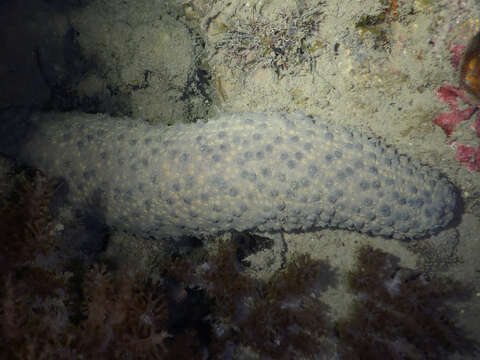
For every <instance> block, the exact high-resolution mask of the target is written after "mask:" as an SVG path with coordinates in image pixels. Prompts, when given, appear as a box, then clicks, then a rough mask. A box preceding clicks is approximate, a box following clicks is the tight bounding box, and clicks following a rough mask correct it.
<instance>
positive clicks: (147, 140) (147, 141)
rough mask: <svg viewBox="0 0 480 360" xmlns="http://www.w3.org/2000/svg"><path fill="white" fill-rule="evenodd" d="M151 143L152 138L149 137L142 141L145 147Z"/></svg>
mask: <svg viewBox="0 0 480 360" xmlns="http://www.w3.org/2000/svg"><path fill="white" fill-rule="evenodd" d="M151 142H152V138H149V137H147V138H146V139H145V140H144V143H145V145H149V144H150V143H151Z"/></svg>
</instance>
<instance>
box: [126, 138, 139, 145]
mask: <svg viewBox="0 0 480 360" xmlns="http://www.w3.org/2000/svg"><path fill="white" fill-rule="evenodd" d="M128 143H129V144H130V145H131V146H134V145H136V144H137V140H136V139H132V140H130V141H129V142H128Z"/></svg>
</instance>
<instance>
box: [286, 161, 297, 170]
mask: <svg viewBox="0 0 480 360" xmlns="http://www.w3.org/2000/svg"><path fill="white" fill-rule="evenodd" d="M287 166H288V168H289V169H293V168H295V166H296V163H295V161H293V160H288V161H287Z"/></svg>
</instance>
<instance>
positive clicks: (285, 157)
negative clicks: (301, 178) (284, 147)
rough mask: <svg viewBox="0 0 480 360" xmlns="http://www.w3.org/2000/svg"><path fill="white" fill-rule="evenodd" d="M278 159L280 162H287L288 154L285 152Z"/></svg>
mask: <svg viewBox="0 0 480 360" xmlns="http://www.w3.org/2000/svg"><path fill="white" fill-rule="evenodd" d="M280 159H281V160H287V159H288V154H287V153H286V152H283V153H281V154H280Z"/></svg>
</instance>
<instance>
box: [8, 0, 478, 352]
mask: <svg viewBox="0 0 480 360" xmlns="http://www.w3.org/2000/svg"><path fill="white" fill-rule="evenodd" d="M390 3H391V2H389V1H380V0H348V1H347V0H325V1H300V0H298V1H294V0H270V1H269V0H265V1H262V0H260V1H256V0H250V1H244V0H218V1H204V0H190V1H188V0H184V1H181V0H177V1H170V2H162V1H158V2H154V1H148V0H140V1H138V0H135V1H134V0H132V1H107V0H103V1H102V0H96V1H89V2H88V6H83V7H79V8H78V9H73V10H70V11H69V12H68V13H67V15H66V16H65V15H63V14H62V15H61V16H60V15H59V16H58V17H55V19H54V22H53V23H54V24H55V25H54V26H55V27H58V32H61V31H62V29H65V28H66V27H68V26H71V27H73V28H74V29H75V30H76V31H78V34H77V41H78V46H79V48H80V52H81V53H82V54H83V56H85V57H89V56H90V57H91V56H95V58H96V60H97V61H98V64H100V65H98V66H97V67H96V68H95V69H93V70H89V71H87V72H86V73H84V74H83V76H82V77H81V79H80V80H78V81H77V82H75V88H74V91H73V92H74V93H75V94H76V96H77V98H78V99H80V101H79V103H80V104H81V105H82V107H83V108H84V107H85V106H86V105H85V104H87V105H88V104H89V102H88V99H93V98H95V99H97V100H98V99H100V100H98V101H97V104H98V107H96V108H94V110H96V111H99V112H102V111H103V112H109V113H111V114H113V115H117V114H119V115H128V116H131V117H134V118H144V119H147V120H149V121H153V122H159V121H165V122H169V123H173V122H176V121H193V120H195V119H196V118H202V117H212V116H215V114H219V113H224V112H228V113H230V112H245V111H286V112H294V111H301V112H303V113H305V114H307V115H315V116H319V117H322V118H324V119H327V120H328V121H331V122H334V123H338V124H342V125H345V126H348V127H356V128H359V129H360V130H361V131H364V132H367V133H370V134H372V135H374V136H378V137H381V138H382V139H384V140H385V141H386V142H387V143H389V144H391V145H393V146H395V147H397V148H398V150H399V152H400V153H403V154H406V155H408V156H410V157H412V158H414V159H417V160H420V161H421V162H422V163H424V164H428V165H431V166H432V167H434V168H436V169H438V170H440V171H441V172H442V173H443V174H444V175H445V176H446V177H447V178H448V179H449V180H450V181H451V182H452V183H454V184H455V185H456V186H457V188H458V189H459V192H460V194H461V196H462V199H463V202H464V209H463V213H462V214H460V216H459V218H458V221H456V222H455V224H454V226H453V227H451V228H450V229H447V230H445V231H444V232H442V233H440V234H438V236H436V237H432V238H430V239H423V240H419V241H423V243H422V244H412V243H407V242H404V241H397V240H393V239H384V238H380V237H373V236H369V235H365V234H359V233H356V232H351V231H344V230H335V229H325V230H322V231H318V232H313V233H304V234H285V235H284V239H285V244H286V246H287V249H286V251H287V252H286V256H287V258H288V257H289V256H291V255H292V254H294V253H298V252H300V253H303V252H308V253H309V254H311V255H312V256H313V257H314V258H319V259H328V261H329V262H330V264H331V265H332V266H333V267H334V268H335V269H336V270H337V271H338V273H339V278H340V280H341V279H342V276H344V275H345V273H346V271H348V270H349V269H351V268H352V266H353V261H354V253H355V251H356V249H357V248H358V247H359V246H361V245H364V244H369V245H372V246H373V247H378V248H381V249H384V250H385V251H387V252H389V253H392V254H394V255H396V256H398V257H400V259H401V264H402V265H405V266H408V267H412V268H415V267H417V266H424V267H425V266H428V269H429V271H432V273H433V274H443V275H448V276H450V277H452V278H455V279H459V280H462V281H466V282H468V283H470V284H472V285H473V287H474V289H475V293H474V296H473V298H472V299H471V301H469V302H465V303H457V304H456V305H455V306H458V307H459V309H460V312H461V316H460V324H461V326H462V327H464V328H465V329H467V331H468V333H469V334H471V336H472V337H473V338H476V339H480V321H479V320H478V319H480V262H479V261H478V257H480V172H471V171H469V170H468V169H466V167H465V166H462V164H460V162H459V161H457V160H456V153H455V152H456V146H458V144H461V143H464V144H467V145H471V146H480V138H477V137H476V136H475V132H474V131H473V130H472V128H471V127H472V126H473V121H474V119H475V116H472V118H471V119H468V120H466V121H464V122H463V123H462V124H460V125H459V126H458V127H457V128H456V129H455V131H454V133H453V134H452V135H451V136H450V138H447V136H446V135H445V133H444V131H443V130H442V129H441V128H440V127H438V126H436V125H434V124H433V122H432V121H433V120H434V118H435V117H436V116H437V115H438V114H440V113H442V112H449V111H450V110H449V106H448V104H446V103H444V102H442V101H440V100H439V98H438V97H437V94H436V90H438V89H439V88H441V87H442V86H445V85H452V86H459V74H458V68H457V67H456V66H455V63H454V61H452V59H453V58H454V49H455V48H456V46H462V45H466V44H467V43H468V40H469V39H470V38H471V37H472V36H473V35H475V34H476V33H477V32H478V31H479V30H480V3H479V2H478V1H477V2H476V1H474V0H455V1H453V0H408V1H407V0H405V1H398V2H394V3H396V4H397V6H398V7H396V8H390V10H387V9H388V8H389V6H390V5H389V4H390ZM164 9H168V11H169V14H170V15H171V16H164V17H163V18H162V19H160V17H159V16H156V15H155V14H158V13H159V12H162V11H164ZM308 14H313V15H312V16H309V15H308ZM173 15H176V16H173ZM302 15H303V18H302ZM48 16H51V15H48ZM64 18H66V19H68V21H67V23H68V26H67V25H65V23H64ZM187 29H190V30H187ZM192 29H193V30H192ZM275 30H277V33H275ZM278 33H280V34H283V35H282V36H280V35H278ZM19 36H23V35H22V34H20V35H19ZM199 38H201V39H202V41H204V44H205V49H204V50H199V46H198V39H199ZM273 44H275V45H276V46H279V47H283V50H282V51H281V52H278V53H276V52H275V51H273V50H272V48H273V47H274V46H273ZM112 54H114V56H113V55H112ZM52 56H53V55H52ZM199 59H200V60H199ZM146 69H148V71H150V73H147V75H148V76H149V78H148V80H149V81H148V86H145V79H146V77H145V76H146V75H145V74H146V72H145V71H146ZM192 69H193V70H192ZM198 69H201V70H204V71H206V72H209V73H210V74H211V75H212V80H211V83H210V84H209V85H208V86H205V88H200V87H199V86H197V85H198V84H199V83H200V81H198V77H199V76H200V75H199V74H200V71H198ZM59 71H60V72H61V67H60V70H59ZM159 74H160V75H159ZM52 76H54V75H52ZM165 79H168V81H165ZM194 80H196V81H194ZM142 81H143V82H142ZM112 86H114V87H116V89H117V90H118V91H119V92H120V93H122V91H123V93H122V94H124V95H125V96H123V97H122V96H117V97H115V96H112V95H111V94H110V93H108V91H107V89H109V88H111V87H112ZM186 88H189V89H190V90H189V91H185V89H186ZM179 89H183V90H182V91H181V90H179ZM185 94H186V95H185ZM184 95H185V96H184ZM187 95H188V96H187ZM12 96H13V95H12ZM36 96H37V95H36ZM26 98H28V96H26ZM5 99H6V98H5V96H4V97H3V98H2V102H3V103H5V102H6V101H7V100H8V101H10V100H11V99H10V100H9V99H7V100H5ZM12 99H13V97H12ZM35 99H37V98H36V97H35ZM22 101H23V100H22ZM25 101H26V100H25ZM42 101H43V100H42V99H38V103H39V104H41V103H42ZM17 105H18V104H17ZM20 105H21V103H20ZM459 105H460V106H461V107H463V108H465V107H468V104H465V103H462V100H459ZM452 142H453V144H452ZM61 214H62V212H61ZM63 214H68V209H67V210H65V211H64V212H63ZM67 218H68V216H67V215H64V218H62V217H60V218H59V219H57V220H56V221H58V224H60V223H62V222H64V224H62V226H65V227H68V220H65V219H67ZM207 245H208V244H207ZM415 245H417V246H420V247H421V248H422V249H424V252H423V253H424V254H427V255H426V257H427V258H425V256H424V257H421V256H419V255H418V252H417V253H415V252H412V251H411V250H410V249H409V247H412V246H415ZM276 246H282V244H280V242H279V243H278V244H277V245H276ZM110 251H113V250H110ZM280 253H281V251H279V249H278V248H275V247H274V248H272V249H270V250H264V251H262V252H260V253H257V254H255V255H254V256H253V257H252V258H250V259H249V260H250V261H251V263H252V266H251V269H250V271H251V273H252V275H253V276H259V277H265V276H268V274H271V273H272V272H273V271H275V270H276V269H278V266H279V264H280V261H281V259H280ZM432 259H433V260H432ZM142 261H143V260H142ZM426 263H428V265H425V264H426ZM267 264H268V265H267ZM324 300H325V302H327V303H328V304H329V305H330V306H331V315H332V317H333V318H335V317H336V316H338V315H342V314H345V313H346V312H347V311H348V307H349V305H350V303H351V296H349V294H348V293H346V292H345V289H344V285H343V282H342V281H339V286H338V287H337V288H335V289H331V288H330V289H329V290H328V291H327V292H326V293H325V294H324ZM453 358H455V357H453ZM458 358H460V357H458Z"/></svg>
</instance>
